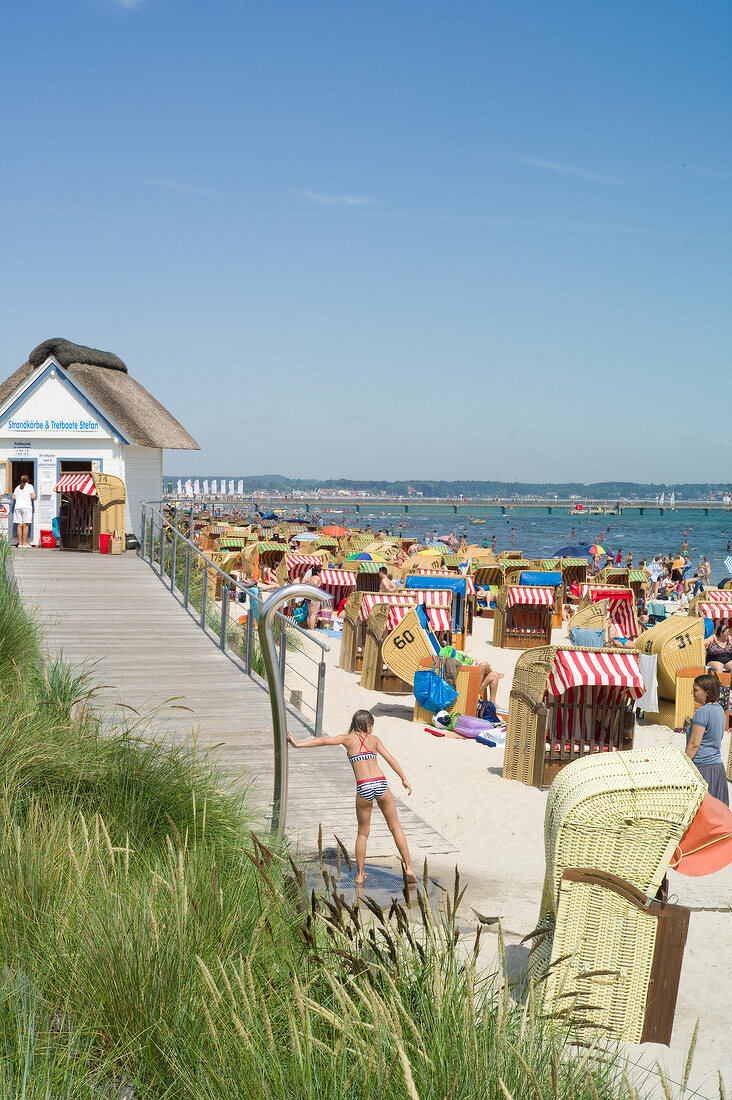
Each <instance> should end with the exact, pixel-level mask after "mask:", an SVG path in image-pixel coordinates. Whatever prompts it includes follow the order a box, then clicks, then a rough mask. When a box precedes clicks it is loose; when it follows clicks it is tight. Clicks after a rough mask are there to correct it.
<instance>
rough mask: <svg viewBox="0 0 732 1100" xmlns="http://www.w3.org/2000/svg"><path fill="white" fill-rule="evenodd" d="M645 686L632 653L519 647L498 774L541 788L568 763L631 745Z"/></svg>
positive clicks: (611, 650)
mask: <svg viewBox="0 0 732 1100" xmlns="http://www.w3.org/2000/svg"><path fill="white" fill-rule="evenodd" d="M575 655H577V656H575ZM598 658H599V659H598ZM643 690H644V684H643V680H642V678H641V675H640V669H639V666H638V656H637V654H636V653H634V652H632V651H630V652H629V651H627V650H618V649H609V648H603V649H595V650H586V649H580V648H578V647H574V646H544V647H543V648H541V649H531V650H528V651H527V652H526V653H523V654H522V655H521V656H520V657H519V659H518V661H517V662H516V668H515V670H514V675H513V682H512V685H511V692H510V696H509V708H508V730H507V734H506V749H505V753H504V758H503V778H504V779H515V780H517V781H518V782H519V783H525V784H526V785H527V786H530V787H539V788H545V787H548V786H550V784H551V783H552V782H553V781H554V779H555V777H556V776H557V774H558V773H559V772H560V771H561V770H562V769H563V768H565V767H566V766H567V765H568V764H570V763H572V762H573V761H576V760H578V759H582V758H584V757H586V756H588V755H594V754H606V753H615V752H618V751H627V750H628V749H631V748H632V747H633V733H634V728H635V719H634V714H633V707H634V704H635V700H636V699H637V698H638V697H639V696H640V695H642V693H643Z"/></svg>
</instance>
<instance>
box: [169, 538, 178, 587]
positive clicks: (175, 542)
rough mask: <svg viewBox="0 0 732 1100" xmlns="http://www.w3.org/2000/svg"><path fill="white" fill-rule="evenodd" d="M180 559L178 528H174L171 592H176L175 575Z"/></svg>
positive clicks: (171, 549) (171, 552) (171, 554)
mask: <svg viewBox="0 0 732 1100" xmlns="http://www.w3.org/2000/svg"><path fill="white" fill-rule="evenodd" d="M177 557H178V528H177V527H174V528H173V544H172V546H171V548H170V591H171V592H175V580H176V577H175V574H176V568H177V564H178V563H177Z"/></svg>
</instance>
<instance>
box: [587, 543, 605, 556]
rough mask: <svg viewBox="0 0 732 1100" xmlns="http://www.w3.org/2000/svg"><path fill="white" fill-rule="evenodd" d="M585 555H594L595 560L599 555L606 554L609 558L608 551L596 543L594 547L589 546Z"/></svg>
mask: <svg viewBox="0 0 732 1100" xmlns="http://www.w3.org/2000/svg"><path fill="white" fill-rule="evenodd" d="M585 553H586V554H592V556H593V558H594V557H596V556H597V555H599V554H604V555H605V556H606V557H607V550H605V548H604V547H603V546H598V544H597V543H596V542H595V543H593V544H592V546H588V547H587V548H586V550H585Z"/></svg>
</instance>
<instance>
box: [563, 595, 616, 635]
mask: <svg viewBox="0 0 732 1100" xmlns="http://www.w3.org/2000/svg"><path fill="white" fill-rule="evenodd" d="M575 627H580V628H582V629H584V630H603V631H604V632H605V639H604V640H605V641H607V604H606V603H603V602H602V600H600V601H599V602H598V603H588V604H587V605H586V606H585V607H583V608H582V609H581V610H579V611H575V613H574V615H573V616H572V618H571V619H570V620H569V629H570V631H572V630H573V629H575Z"/></svg>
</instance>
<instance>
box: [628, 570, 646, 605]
mask: <svg viewBox="0 0 732 1100" xmlns="http://www.w3.org/2000/svg"><path fill="white" fill-rule="evenodd" d="M626 583H627V585H628V588H629V589H630V590H631V592H632V593H633V595H634V596H635V601H636V604H638V603H639V602H641V601H642V602H643V603H645V600H646V595H647V592H648V573H647V572H646V571H645V569H629V570H628V580H627V582H626Z"/></svg>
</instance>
